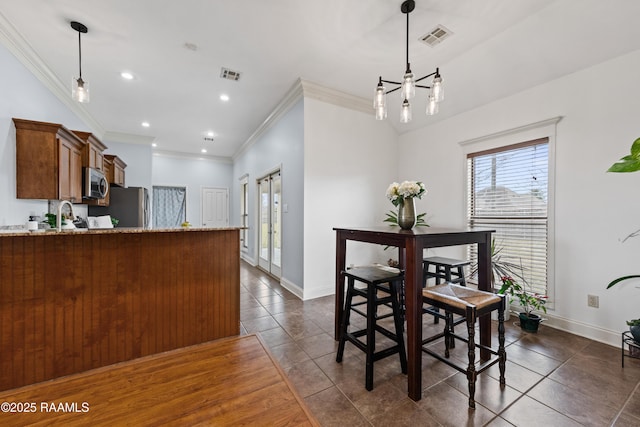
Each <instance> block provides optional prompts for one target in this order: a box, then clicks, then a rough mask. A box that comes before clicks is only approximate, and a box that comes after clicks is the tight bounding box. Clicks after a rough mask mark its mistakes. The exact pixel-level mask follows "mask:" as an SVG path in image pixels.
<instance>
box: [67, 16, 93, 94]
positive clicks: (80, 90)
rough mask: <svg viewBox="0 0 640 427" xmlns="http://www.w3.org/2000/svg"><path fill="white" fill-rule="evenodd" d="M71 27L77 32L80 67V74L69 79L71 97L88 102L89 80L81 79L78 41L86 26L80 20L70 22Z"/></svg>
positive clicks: (80, 53) (79, 51)
mask: <svg viewBox="0 0 640 427" xmlns="http://www.w3.org/2000/svg"><path fill="white" fill-rule="evenodd" d="M71 28H73V29H74V30H76V31H77V32H78V64H79V67H80V70H79V71H80V74H79V76H78V78H75V77H74V78H73V79H72V81H71V97H72V98H73V99H74V100H76V101H78V102H89V82H87V81H84V80H82V44H81V42H80V35H81V34H82V33H86V32H87V31H88V30H87V27H86V26H84V25H83V24H81V23H80V22H76V21H73V22H71Z"/></svg>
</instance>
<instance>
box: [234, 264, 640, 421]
mask: <svg viewBox="0 0 640 427" xmlns="http://www.w3.org/2000/svg"><path fill="white" fill-rule="evenodd" d="M241 285H242V286H241V295H240V319H241V324H242V328H241V329H242V333H243V334H244V333H257V334H259V335H260V336H261V337H262V339H263V341H264V342H265V343H266V344H267V346H268V347H269V349H270V351H271V352H272V354H273V355H274V356H275V357H276V358H277V360H278V361H279V362H280V365H281V366H282V368H283V369H284V371H285V372H286V374H287V375H288V376H289V378H290V380H291V381H292V383H293V384H294V385H295V387H296V388H297V390H298V392H299V393H300V395H301V396H302V397H303V398H304V399H305V401H306V402H307V404H308V406H309V408H310V409H311V411H312V412H313V413H314V415H315V416H316V417H317V419H318V421H319V422H320V423H321V424H322V425H323V426H333V425H335V426H345V425H348V426H350V427H355V426H361V425H362V426H370V425H373V426H404V425H407V426H409V425H410V426H423V425H424V426H463V425H467V426H481V425H489V426H492V427H499V426H511V425H515V426H554V427H557V426H578V425H584V426H610V425H612V426H620V427H622V426H640V360H636V359H629V358H627V359H625V367H624V369H623V368H622V367H621V363H620V348H616V347H612V346H609V345H605V344H602V343H598V342H595V341H591V340H588V339H586V338H582V337H579V336H576V335H572V334H569V333H566V332H562V331H559V330H556V329H553V328H550V327H545V325H544V324H542V326H541V329H540V331H539V333H538V334H528V333H524V332H521V331H520V329H519V327H517V326H514V325H513V321H514V318H513V316H512V317H511V319H510V320H509V321H508V322H507V323H506V326H507V328H506V329H507V332H506V343H507V359H508V360H507V368H506V369H507V370H506V378H507V386H506V388H505V389H504V390H501V389H500V386H499V382H498V380H497V378H498V368H497V365H496V366H493V367H492V368H490V369H489V370H488V371H486V372H484V373H483V374H480V375H479V376H478V382H477V386H476V409H475V410H470V409H468V406H467V382H466V377H465V376H464V375H463V374H461V373H459V372H458V371H456V370H454V369H452V368H450V367H449V366H447V365H445V364H444V363H442V362H439V361H437V360H435V359H434V358H432V357H430V356H428V355H423V361H422V364H423V378H422V385H423V392H422V394H423V398H422V399H421V400H420V401H419V402H414V401H412V400H411V399H409V398H408V396H407V393H406V376H405V375H403V374H402V373H401V372H400V364H399V362H398V358H397V357H395V356H392V357H389V358H386V359H383V360H381V361H378V362H376V364H375V374H374V389H373V390H372V391H371V392H368V391H366V390H365V388H364V353H362V352H360V351H359V350H357V349H356V348H355V347H354V346H353V345H351V344H349V343H347V345H346V349H345V357H344V360H343V361H342V363H341V364H338V363H336V361H335V354H336V349H337V343H336V342H335V341H334V340H333V313H334V300H333V296H329V297H323V298H317V299H314V300H310V301H304V302H303V301H301V300H300V299H298V298H297V297H296V296H294V295H292V294H291V293H289V292H288V291H287V290H285V289H284V288H282V287H281V286H280V285H279V283H278V282H277V281H275V280H273V279H271V278H270V277H269V276H267V275H265V274H263V273H262V272H261V271H259V270H258V269H255V268H253V267H251V266H249V264H247V263H244V262H243V263H242V267H241ZM357 322H358V320H355V319H354V321H353V322H352V323H354V324H355V325H356V326H358V323H357ZM435 328H438V329H440V328H441V326H440V325H438V326H434V325H433V324H432V321H431V320H428V321H427V320H426V318H425V326H424V334H425V336H427V335H426V334H430V333H432V332H433V331H434V330H436V329H435ZM493 329H494V330H495V329H496V328H495V325H494V328H493ZM380 341H382V340H380ZM494 342H496V340H495V339H494ZM382 344H384V343H382ZM434 345H439V343H435V344H434ZM463 346H464V344H462V345H458V346H457V347H456V349H455V351H454V352H453V357H459V358H461V359H463V360H464V358H466V349H465V348H463Z"/></svg>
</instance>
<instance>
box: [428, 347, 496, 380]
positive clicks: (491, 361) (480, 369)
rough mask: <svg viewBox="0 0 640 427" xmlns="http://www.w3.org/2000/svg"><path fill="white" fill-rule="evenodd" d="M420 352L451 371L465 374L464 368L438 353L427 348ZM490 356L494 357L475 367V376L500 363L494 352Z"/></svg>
mask: <svg viewBox="0 0 640 427" xmlns="http://www.w3.org/2000/svg"><path fill="white" fill-rule="evenodd" d="M422 352H423V353H427V354H429V355H431V356H433V357H435V358H436V359H438V360H439V361H441V362H444V363H446V364H447V365H449V366H451V367H452V368H453V369H455V370H456V371H458V372H462V373H463V374H466V373H467V368H466V367H464V368H463V367H461V366H460V365H457V364H455V363H454V362H452V361H451V360H449V359H448V358H446V357H445V356H442V355H441V354H440V353H437V352H435V351H433V350H431V349H429V348H424V347H423V348H422ZM491 353H492V354H494V355H495V357H491V358H490V359H489V360H486V361H484V362H482V363H480V364H479V365H478V366H477V367H476V370H475V372H476V374H479V373H481V372H484V371H485V370H487V368H490V367H491V366H493V365H495V364H496V363H498V362H499V361H500V356H499V355H498V354H497V353H496V352H493V351H492V352H491Z"/></svg>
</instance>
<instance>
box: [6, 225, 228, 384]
mask: <svg viewBox="0 0 640 427" xmlns="http://www.w3.org/2000/svg"><path fill="white" fill-rule="evenodd" d="M239 241H240V239H239V229H238V228H224V229H178V230H140V229H113V230H89V231H86V232H62V233H55V232H46V233H34V234H28V233H15V234H3V235H0V348H2V351H0V390H6V389H12V388H16V387H20V386H23V385H27V384H33V383H36V382H40V381H44V380H48V379H52V378H57V377H61V376H63V375H69V374H73V373H77V372H82V371H86V370H89V369H93V368H98V367H101V366H106V365H110V364H113V363H117V362H122V361H125V360H131V359H135V358H138V357H141V356H147V355H151V354H155V353H160V352H163V351H167V350H172V349H177V348H180V347H185V346H190V345H194V344H198V343H203V342H206V341H211V340H215V339H218V338H223V337H228V336H232V335H238V334H239V333H240V248H239Z"/></svg>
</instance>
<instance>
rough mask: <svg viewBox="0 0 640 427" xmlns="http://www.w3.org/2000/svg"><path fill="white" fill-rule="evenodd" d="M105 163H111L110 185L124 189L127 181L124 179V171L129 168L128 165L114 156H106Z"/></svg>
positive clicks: (108, 177) (108, 178)
mask: <svg viewBox="0 0 640 427" xmlns="http://www.w3.org/2000/svg"><path fill="white" fill-rule="evenodd" d="M104 157H105V161H106V160H109V161H111V170H110V171H109V173H108V174H107V180H108V181H109V184H110V185H115V186H117V187H124V184H125V179H124V170H125V169H126V167H127V164H126V163H125V162H123V161H122V159H121V158H120V157H118V156H114V155H112V154H105V155H104Z"/></svg>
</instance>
